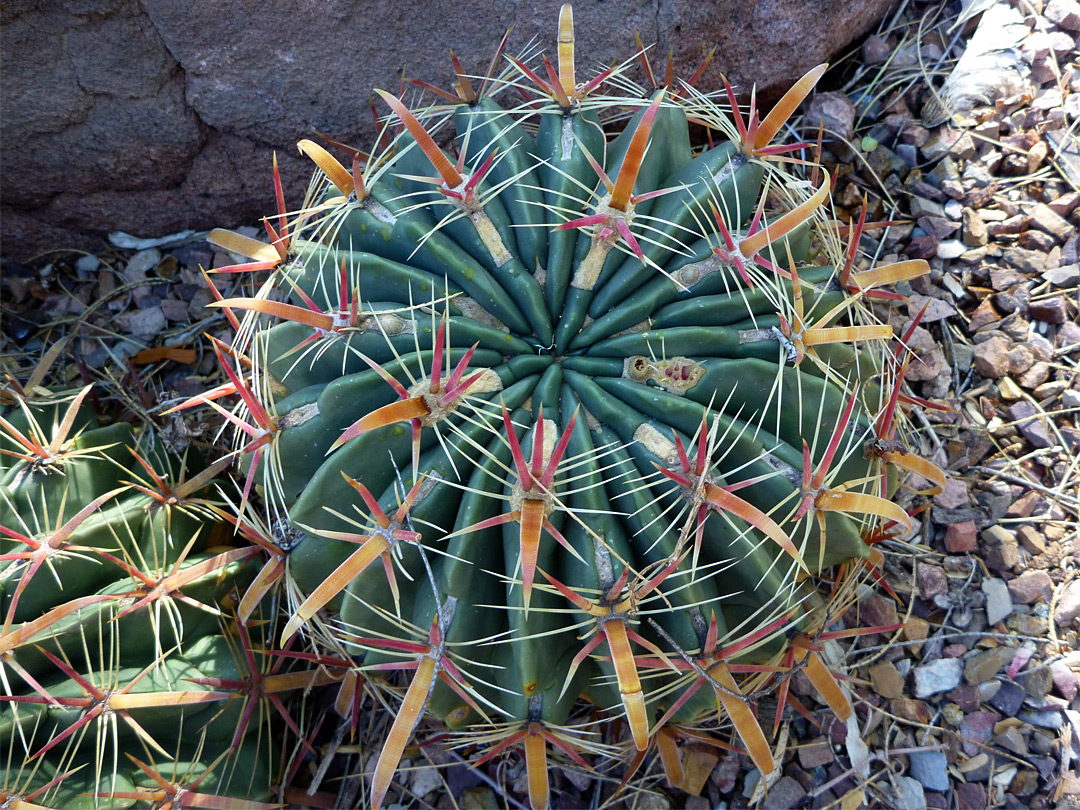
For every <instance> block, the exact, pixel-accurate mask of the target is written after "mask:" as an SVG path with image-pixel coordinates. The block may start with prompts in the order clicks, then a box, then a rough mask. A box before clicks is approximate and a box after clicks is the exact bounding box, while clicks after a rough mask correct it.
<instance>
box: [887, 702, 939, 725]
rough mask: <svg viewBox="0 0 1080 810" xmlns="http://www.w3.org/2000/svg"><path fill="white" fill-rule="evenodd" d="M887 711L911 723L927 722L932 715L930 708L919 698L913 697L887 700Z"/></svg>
mask: <svg viewBox="0 0 1080 810" xmlns="http://www.w3.org/2000/svg"><path fill="white" fill-rule="evenodd" d="M889 711H890V712H892V713H893V714H895V715H896V716H897V717H900V718H902V719H904V720H909V721H911V722H912V723H923V724H926V723H929V722H930V718H931V717H932V716H933V715H932V714H931V713H930V709H929V708H927V706H926V704H925V703H923V702H922V701H921V700H915V699H914V698H904V697H901V698H896V699H894V700H891V701H889Z"/></svg>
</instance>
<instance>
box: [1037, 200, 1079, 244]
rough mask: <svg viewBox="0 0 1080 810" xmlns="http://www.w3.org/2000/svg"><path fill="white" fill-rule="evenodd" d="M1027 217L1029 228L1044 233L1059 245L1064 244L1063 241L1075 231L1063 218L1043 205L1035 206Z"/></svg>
mask: <svg viewBox="0 0 1080 810" xmlns="http://www.w3.org/2000/svg"><path fill="white" fill-rule="evenodd" d="M1028 216H1029V220H1028V221H1029V224H1030V225H1031V227H1033V228H1038V229H1039V230H1040V231H1045V232H1046V233H1048V234H1050V235H1051V236H1052V237H1054V238H1055V239H1056V240H1057V241H1058V242H1059V243H1062V244H1064V242H1065V240H1066V239H1068V238H1069V237H1070V236H1072V235H1073V233H1074V232H1075V229H1074V228H1073V227H1072V225H1070V224H1069V223H1068V222H1067V221H1066V220H1065V218H1064V217H1061V216H1059V215H1057V214H1055V213H1054V212H1053V211H1052V210H1050V208H1049V207H1048V206H1046V205H1044V204H1043V203H1039V204H1038V205H1036V206H1035V208H1034V209H1032V211H1031V213H1030V214H1029V215H1028Z"/></svg>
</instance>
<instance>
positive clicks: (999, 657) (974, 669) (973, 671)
mask: <svg viewBox="0 0 1080 810" xmlns="http://www.w3.org/2000/svg"><path fill="white" fill-rule="evenodd" d="M1010 660H1012V650H1011V649H1009V648H1008V647H995V648H994V649H992V650H984V651H983V652H980V653H976V654H975V655H973V656H971V658H968V659H967V660H966V661H965V662H964V680H965V681H967V682H968V683H969V684H971V685H973V686H976V685H978V684H980V683H983V682H984V681H988V680H990V679H991V678H993V677H994V676H995V675H997V674H998V673H999V672H1000V671H1001V668H1002V667H1003V666H1005V664H1006V663H1007V662H1008V661H1010Z"/></svg>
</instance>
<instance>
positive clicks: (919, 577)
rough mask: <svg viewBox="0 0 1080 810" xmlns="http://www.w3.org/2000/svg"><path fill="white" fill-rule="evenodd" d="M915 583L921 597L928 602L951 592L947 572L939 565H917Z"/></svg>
mask: <svg viewBox="0 0 1080 810" xmlns="http://www.w3.org/2000/svg"><path fill="white" fill-rule="evenodd" d="M915 582H916V583H917V585H918V588H919V596H921V597H922V598H923V599H925V600H927V601H929V600H931V599H933V598H934V597H935V596H938V595H939V594H943V593H948V591H949V578H948V577H946V576H945V570H944V569H943V568H942V567H941V566H938V565H930V564H929V563H921V562H920V563H916V564H915Z"/></svg>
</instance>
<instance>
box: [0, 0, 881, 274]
mask: <svg viewBox="0 0 1080 810" xmlns="http://www.w3.org/2000/svg"><path fill="white" fill-rule="evenodd" d="M889 5H890V3H889V2H888V0H855V2H852V0H822V2H820V3H813V4H807V3H804V2H799V1H798V0H781V2H779V4H772V5H770V6H769V7H768V8H765V7H763V6H762V7H750V6H747V5H746V4H745V3H742V2H738V0H724V2H722V3H720V4H715V3H710V4H701V3H695V2H690V0H671V2H667V3H662V4H659V5H657V4H656V3H646V2H643V0H628V2H625V3H622V4H620V5H619V8H618V13H614V14H613V13H612V11H611V7H610V4H608V3H604V2H602V0H579V2H577V3H575V8H574V11H575V14H574V18H575V23H576V25H577V28H576V36H577V48H578V53H579V54H580V55H579V57H578V61H579V65H580V68H579V70H580V71H581V75H583V74H585V72H586V69H587V67H588V66H589V65H591V64H608V63H609V62H618V61H621V60H622V59H623V58H625V57H626V56H627V55H629V54H632V53H633V50H634V47H633V42H634V38H633V34H634V30H635V29H637V30H640V31H641V36H642V38H643V39H644V40H645V41H646V42H649V43H652V42H658V44H657V46H656V48H655V49H654V50H655V53H657V54H665V55H666V54H667V53H668V51H669V49H672V48H673V49H674V55H675V64H676V75H681V76H689V75H690V74H692V73H693V72H694V70H695V69H696V67H697V66H698V65H699V64H700V63H701V60H702V56H703V53H704V49H707V47H709V46H710V45H711V44H712V43H717V44H719V48H718V50H717V55H718V58H719V59H721V60H722V64H720V65H714V66H713V68H712V69H711V70H709V71H707V72H706V74H705V77H704V78H703V83H702V86H701V89H702V90H706V91H708V90H714V89H717V88H718V87H720V76H721V74H722V73H725V72H726V73H727V74H728V76H729V77H730V78H731V79H732V80H733V82H734V83H735V85H736V87H738V88H740V90H741V91H743V92H744V93H746V92H748V90H749V88H750V87H751V86H753V85H754V84H755V83H756V84H757V86H758V95H759V98H761V97H762V94H764V95H767V96H769V97H771V98H776V97H778V96H779V94H780V93H781V92H783V91H784V90H786V89H787V88H788V87H789V86H790V85H791V84H792V83H793V82H794V81H795V80H796V79H797V78H798V77H799V76H801V75H802V74H803V73H805V72H806V71H807V70H808V69H809V68H811V67H812V66H814V65H816V64H819V63H821V62H825V61H828V60H829V59H830V57H831V56H832V55H833V54H836V53H838V52H840V51H841V50H843V49H844V48H845V47H846V46H847V44H848V43H850V42H851V41H853V40H854V39H855V38H857V37H859V36H861V35H862V34H864V33H866V32H867V31H868V30H869V29H870V28H872V27H873V26H874V25H875V24H876V22H877V20H878V19H879V18H880V16H881V15H882V13H883V12H884V11H885V10H886V9H887V8H888V7H889ZM558 7H559V3H558V2H545V3H541V4H539V5H536V4H532V5H529V6H527V7H526V6H524V5H522V6H516V5H514V4H494V5H493V4H490V3H479V2H477V3H475V4H473V5H471V6H470V5H463V4H462V3H461V2H456V1H455V0H431V2H425V3H418V4H411V5H410V4H409V3H392V4H386V3H364V2H360V0H344V1H343V2H341V3H338V4H335V5H332V6H324V5H320V4H315V5H312V4H300V5H297V4H296V3H295V2H292V0H266V2H261V3H256V2H252V0H246V1H245V2H239V3H231V4H225V5H223V4H221V3H218V2H214V1H213V0H192V2H187V3H174V2H172V1H171V0H147V1H146V2H139V0H113V2H107V3H106V2H91V3H83V4H75V5H72V4H68V3H44V4H35V3H27V2H19V3H7V4H5V9H4V13H3V25H2V37H3V38H2V43H0V44H2V48H3V52H4V81H3V83H2V86H0V92H2V94H3V95H2V99H0V104H2V107H3V110H4V138H3V143H2V145H0V171H2V174H3V177H4V205H3V211H2V214H0V229H2V230H0V244H2V245H3V251H4V253H5V254H7V253H9V252H10V253H11V254H13V257H14V258H19V257H25V256H29V255H34V254H36V253H38V252H39V251H41V250H44V249H48V248H55V247H57V246H63V247H76V246H80V245H81V246H84V247H86V246H90V247H92V248H100V245H101V238H102V236H103V235H104V234H105V233H107V232H110V231H113V230H117V229H121V230H125V231H127V232H129V233H134V234H136V235H139V236H154V235H162V234H164V233H171V232H175V231H179V230H181V229H184V228H205V227H209V226H230V225H235V224H237V223H239V222H244V221H249V220H250V221H255V220H256V219H257V217H258V216H260V215H262V214H265V213H267V210H268V209H269V208H271V207H272V204H273V197H272V193H271V188H270V160H271V153H272V152H273V151H277V153H278V160H279V161H280V162H281V164H282V175H283V177H284V178H285V181H286V184H287V199H290V200H292V203H291V204H295V203H296V202H298V201H299V198H300V196H301V194H302V190H303V187H304V185H305V184H306V183H307V179H308V177H310V175H311V166H310V163H309V162H308V161H306V160H302V159H300V158H299V157H298V156H296V149H295V143H296V141H297V139H299V138H301V137H307V136H309V135H310V133H311V132H312V130H319V131H321V132H327V133H333V135H334V136H335V137H337V138H340V139H342V140H344V141H346V142H349V143H356V144H365V145H368V144H370V143H371V142H372V140H373V138H374V134H375V129H374V124H373V122H372V119H371V116H370V115H368V114H366V113H364V112H363V111H365V110H366V109H367V101H368V94H369V92H370V89H371V88H372V87H373V86H377V87H386V88H396V87H397V86H398V85H399V84H400V81H401V78H400V77H401V72H400V71H401V68H402V65H403V64H405V63H407V64H408V74H409V75H410V76H417V77H421V78H424V79H427V80H429V81H432V82H434V83H435V84H438V85H440V86H443V87H445V86H447V81H446V77H447V72H448V71H447V69H448V67H449V65H448V60H447V58H446V54H447V50H448V49H449V48H451V47H453V48H455V49H456V50H457V53H458V54H460V55H462V56H463V58H465V61H466V68H467V69H468V70H470V71H471V72H476V71H477V70H480V71H483V70H484V69H486V64H487V60H488V59H490V54H491V51H492V50H493V48H494V46H495V43H496V42H498V40H499V38H500V37H501V36H502V34H503V32H504V31H505V30H506V29H507V28H508V27H509V26H511V25H514V26H515V30H514V36H513V40H512V43H511V48H512V49H514V48H520V47H521V45H522V44H523V43H525V42H527V41H528V40H529V38H530V37H532V36H539V37H540V42H541V43H542V44H543V46H544V47H545V48H547V49H548V50H549V51H550V50H551V49H553V48H554V44H555V27H556V13H557V11H558ZM432 20H438V21H439V25H438V26H434V27H433V26H427V27H426V28H425V27H424V26H423V21H432ZM283 21H286V22H285V24H283ZM421 35H423V36H424V37H425V44H424V47H423V48H414V47H410V46H409V43H413V42H415V41H416V38H417V37H418V36H421ZM267 43H272V45H271V46H268V45H267ZM342 54H348V57H347V58H342ZM586 55H587V56H586ZM656 61H657V60H655V59H654V62H656ZM663 61H664V60H663V57H659V63H661V64H662V62H663ZM381 112H385V108H384V109H383V110H381ZM58 156H62V159H58ZM15 254H17V255H15Z"/></svg>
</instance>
